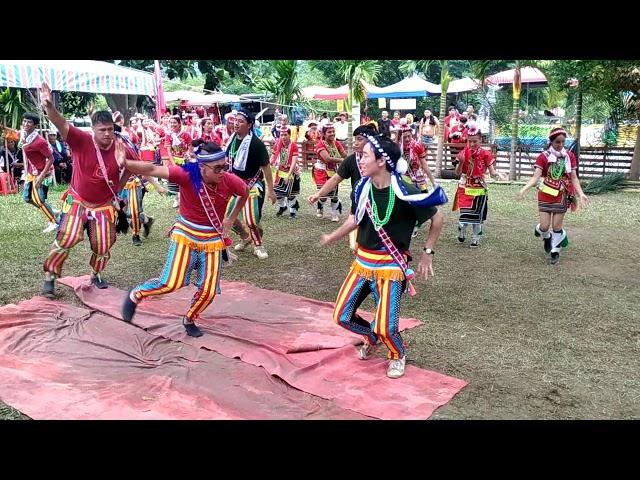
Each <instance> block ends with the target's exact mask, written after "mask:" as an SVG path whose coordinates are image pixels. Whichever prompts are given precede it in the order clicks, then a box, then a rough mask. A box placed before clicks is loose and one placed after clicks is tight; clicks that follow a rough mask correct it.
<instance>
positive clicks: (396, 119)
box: [391, 110, 400, 127]
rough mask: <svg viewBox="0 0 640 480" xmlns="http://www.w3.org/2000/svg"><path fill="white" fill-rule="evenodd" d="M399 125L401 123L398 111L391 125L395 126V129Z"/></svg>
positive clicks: (394, 113)
mask: <svg viewBox="0 0 640 480" xmlns="http://www.w3.org/2000/svg"><path fill="white" fill-rule="evenodd" d="M399 123H400V112H399V111H397V110H396V111H395V112H393V120H391V125H393V126H394V127H397V126H398V124H399Z"/></svg>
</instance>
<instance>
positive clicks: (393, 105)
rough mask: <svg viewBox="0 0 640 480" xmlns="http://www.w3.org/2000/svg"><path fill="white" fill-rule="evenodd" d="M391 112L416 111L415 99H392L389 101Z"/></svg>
mask: <svg viewBox="0 0 640 480" xmlns="http://www.w3.org/2000/svg"><path fill="white" fill-rule="evenodd" d="M389 109H390V110H415V109H416V99H415V98H392V99H390V100H389Z"/></svg>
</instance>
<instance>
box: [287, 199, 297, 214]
mask: <svg viewBox="0 0 640 480" xmlns="http://www.w3.org/2000/svg"><path fill="white" fill-rule="evenodd" d="M295 205H296V197H293V198H291V199H289V212H290V213H296V211H297V209H296V208H295Z"/></svg>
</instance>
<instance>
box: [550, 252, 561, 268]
mask: <svg viewBox="0 0 640 480" xmlns="http://www.w3.org/2000/svg"><path fill="white" fill-rule="evenodd" d="M559 261H560V253H559V252H552V253H551V258H550V259H549V263H550V264H551V265H555V264H556V263H558V262H559Z"/></svg>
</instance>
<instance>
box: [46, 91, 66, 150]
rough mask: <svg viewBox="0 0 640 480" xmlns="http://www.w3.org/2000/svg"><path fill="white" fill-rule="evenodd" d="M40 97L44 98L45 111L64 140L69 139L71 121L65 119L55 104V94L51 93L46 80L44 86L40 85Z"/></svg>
mask: <svg viewBox="0 0 640 480" xmlns="http://www.w3.org/2000/svg"><path fill="white" fill-rule="evenodd" d="M40 97H41V99H42V107H43V108H44V111H45V113H46V114H47V117H48V118H49V120H51V123H53V124H54V125H55V126H56V128H57V129H58V131H59V132H60V136H61V137H62V139H63V140H66V139H67V134H68V133H69V123H68V122H67V121H66V120H65V119H64V117H63V116H62V114H61V113H60V112H59V111H58V110H57V109H56V107H55V105H54V104H53V95H52V93H51V87H49V85H48V84H47V83H46V82H44V83H43V84H42V87H40Z"/></svg>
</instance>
